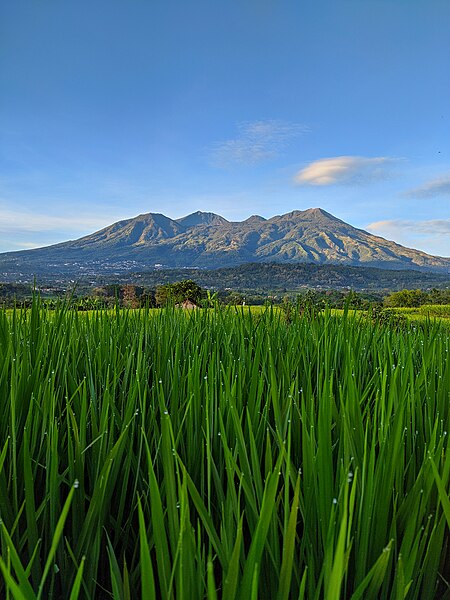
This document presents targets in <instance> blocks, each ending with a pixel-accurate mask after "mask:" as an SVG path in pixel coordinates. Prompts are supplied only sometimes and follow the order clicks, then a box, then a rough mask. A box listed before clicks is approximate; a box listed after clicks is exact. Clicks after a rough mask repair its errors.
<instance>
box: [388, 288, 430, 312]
mask: <svg viewBox="0 0 450 600" xmlns="http://www.w3.org/2000/svg"><path fill="white" fill-rule="evenodd" d="M427 300H428V294H426V293H425V292H423V291H422V290H401V291H399V292H392V294H390V295H389V296H388V297H387V298H386V299H385V301H384V303H385V305H386V306H390V307H399V306H404V307H409V308H412V307H415V306H420V305H421V304H425V303H426V302H427Z"/></svg>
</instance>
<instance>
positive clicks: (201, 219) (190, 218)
mask: <svg viewBox="0 0 450 600" xmlns="http://www.w3.org/2000/svg"><path fill="white" fill-rule="evenodd" d="M176 222H177V223H179V224H180V225H182V226H183V227H197V225H223V224H225V223H228V221H227V220H226V219H225V218H224V217H221V216H220V215H216V214H215V213H212V212H202V211H201V210H197V211H196V212H193V213H191V214H190V215H187V216H186V217H181V218H180V219H176Z"/></svg>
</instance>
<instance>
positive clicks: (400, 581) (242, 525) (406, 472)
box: [0, 301, 450, 600]
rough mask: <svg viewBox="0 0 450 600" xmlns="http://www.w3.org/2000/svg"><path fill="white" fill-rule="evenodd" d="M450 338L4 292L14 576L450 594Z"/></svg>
mask: <svg viewBox="0 0 450 600" xmlns="http://www.w3.org/2000/svg"><path fill="white" fill-rule="evenodd" d="M312 316H313V317H314V318H311V317H312ZM449 350H450V338H449V332H448V330H447V329H445V328H443V327H440V326H439V325H438V324H437V323H432V322H427V323H425V324H424V326H423V327H421V328H416V329H415V328H412V327H408V328H404V329H402V328H400V329H394V328H392V327H391V326H390V324H389V323H383V322H380V321H375V322H373V321H372V320H371V319H368V318H367V317H366V316H365V315H363V314H360V316H357V315H356V316H355V315H354V314H352V315H351V316H350V313H349V311H348V309H346V310H345V311H344V314H343V316H341V317H334V316H333V315H332V314H331V313H330V311H329V310H328V309H325V310H324V311H321V312H318V311H316V312H315V314H314V315H310V314H309V313H308V311H304V312H303V314H300V313H299V311H294V312H293V313H292V315H291V317H290V320H289V322H286V320H285V318H284V313H283V311H281V310H279V309H272V308H271V307H269V308H268V309H267V310H265V311H264V310H260V311H259V312H258V314H253V313H252V311H250V310H247V309H246V308H239V307H236V308H235V307H230V308H229V309H227V310H219V309H216V310H208V311H206V310H205V311H192V312H190V313H189V314H186V312H184V311H177V310H172V309H167V310H162V311H147V310H141V311H128V310H126V311H122V310H120V309H119V308H117V309H116V310H115V311H94V312H89V313H84V312H79V311H75V310H69V309H68V308H67V306H59V307H58V308H57V309H56V310H54V311H49V310H46V309H43V308H42V307H41V306H39V304H38V302H37V301H35V302H34V304H33V306H32V308H31V310H30V311H18V310H15V311H11V312H8V313H6V312H1V311H0V399H1V402H2V411H1V417H0V519H1V522H2V524H1V528H0V555H1V557H0V558H1V560H0V573H1V576H0V597H1V598H7V599H8V600H13V599H20V600H23V599H25V600H36V599H37V598H39V597H40V598H42V599H43V598H46V599H47V598H48V599H51V598H54V599H57V598H70V600H76V598H78V597H79V598H83V599H84V598H86V599H88V600H90V599H94V598H96V599H103V598H114V599H119V598H120V599H122V598H123V599H127V598H142V599H144V598H145V599H147V598H149V599H152V598H161V599H162V600H172V599H185V600H197V599H198V600H200V599H203V598H210V599H211V600H212V599H214V598H222V599H223V600H225V599H226V600H247V598H258V599H260V600H265V599H267V600H269V599H270V600H272V599H279V600H286V599H287V598H300V599H303V600H321V599H322V598H323V599H325V600H335V599H336V600H337V599H338V598H348V599H351V600H358V599H364V600H378V599H379V600H390V599H392V598H408V600H435V599H436V598H442V599H443V600H444V599H445V598H449V596H450V591H449V587H448V583H446V579H448V578H447V577H446V568H447V567H448V532H449V529H448V519H449V505H448V489H449V484H450V459H449V448H448V437H449V436H448V435H447V431H448V425H449V418H450V414H449V410H450V408H449V402H448V398H449V394H450V361H449V360H448V353H449ZM446 561H447V562H446Z"/></svg>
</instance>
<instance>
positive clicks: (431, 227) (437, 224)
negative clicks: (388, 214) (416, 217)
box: [366, 219, 450, 256]
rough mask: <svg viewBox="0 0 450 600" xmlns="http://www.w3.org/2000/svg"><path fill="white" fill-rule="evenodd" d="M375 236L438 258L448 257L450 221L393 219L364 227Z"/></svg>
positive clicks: (449, 253) (449, 249)
mask: <svg viewBox="0 0 450 600" xmlns="http://www.w3.org/2000/svg"><path fill="white" fill-rule="evenodd" d="M366 229H367V230H368V231H370V232H371V233H373V234H375V235H379V236H381V237H384V238H387V239H391V240H395V241H396V242H398V243H399V244H403V245H405V246H409V247H413V248H418V247H420V248H421V249H423V250H425V251H426V252H429V253H431V254H438V255H440V256H449V255H450V219H430V220H424V221H412V220H407V219H393V220H385V221H376V222H374V223H370V224H369V225H367V226H366Z"/></svg>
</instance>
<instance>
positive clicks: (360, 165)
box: [294, 156, 398, 185]
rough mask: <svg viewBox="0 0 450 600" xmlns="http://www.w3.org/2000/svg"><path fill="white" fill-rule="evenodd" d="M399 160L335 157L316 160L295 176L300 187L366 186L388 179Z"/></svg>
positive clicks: (378, 157) (384, 157)
mask: <svg viewBox="0 0 450 600" xmlns="http://www.w3.org/2000/svg"><path fill="white" fill-rule="evenodd" d="M397 160H398V159H395V158H390V157H387V156H377V157H375V158H367V157H364V156H335V157H333V158H321V159H320V160H316V161H314V162H312V163H310V164H309V165H307V166H306V167H304V168H303V169H301V170H300V171H299V172H298V173H297V174H296V175H295V178H294V180H295V183H297V184H299V185H335V184H365V183H369V182H371V181H374V180H375V181H376V180H380V179H386V178H388V177H389V176H390V174H391V167H392V165H393V164H394V163H395V162H397Z"/></svg>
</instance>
